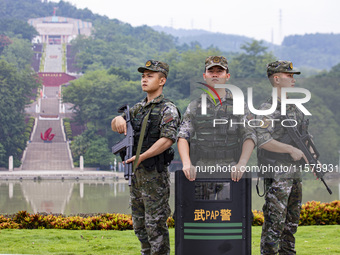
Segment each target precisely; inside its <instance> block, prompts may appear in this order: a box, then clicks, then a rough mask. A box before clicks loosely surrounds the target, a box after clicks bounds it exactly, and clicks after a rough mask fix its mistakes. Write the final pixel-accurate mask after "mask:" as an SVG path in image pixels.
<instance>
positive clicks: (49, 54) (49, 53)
mask: <svg viewBox="0 0 340 255" xmlns="http://www.w3.org/2000/svg"><path fill="white" fill-rule="evenodd" d="M44 72H54V73H57V72H62V46H61V45H49V44H47V45H46V57H45V66H44Z"/></svg>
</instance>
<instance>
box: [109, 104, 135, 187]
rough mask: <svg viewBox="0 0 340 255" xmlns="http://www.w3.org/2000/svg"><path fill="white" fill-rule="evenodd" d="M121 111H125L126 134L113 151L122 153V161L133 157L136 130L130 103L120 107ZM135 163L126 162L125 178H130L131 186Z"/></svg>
mask: <svg viewBox="0 0 340 255" xmlns="http://www.w3.org/2000/svg"><path fill="white" fill-rule="evenodd" d="M118 112H119V113H123V112H124V113H125V120H126V127H127V128H126V136H125V138H124V139H123V140H121V141H120V142H118V143H116V144H115V145H114V146H113V147H112V153H113V154H118V153H119V154H120V157H121V158H122V161H126V160H128V159H129V158H131V157H132V156H133V155H132V149H133V135H134V131H133V128H132V125H131V119H130V108H129V105H124V106H122V107H120V108H119V109H118ZM132 166H133V163H128V164H126V163H125V164H124V178H125V180H129V186H131V178H132V175H133V168H132Z"/></svg>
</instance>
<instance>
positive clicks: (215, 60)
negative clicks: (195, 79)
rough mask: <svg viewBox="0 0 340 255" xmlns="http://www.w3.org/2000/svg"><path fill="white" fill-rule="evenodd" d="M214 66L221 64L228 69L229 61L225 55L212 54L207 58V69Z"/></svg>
mask: <svg viewBox="0 0 340 255" xmlns="http://www.w3.org/2000/svg"><path fill="white" fill-rule="evenodd" d="M213 66H220V67H223V68H224V69H226V70H228V61H227V59H226V58H225V57H223V56H210V57H207V58H206V59H205V69H209V68H210V67H213Z"/></svg>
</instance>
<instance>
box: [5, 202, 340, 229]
mask: <svg viewBox="0 0 340 255" xmlns="http://www.w3.org/2000/svg"><path fill="white" fill-rule="evenodd" d="M253 216H254V218H253V223H252V225H253V226H262V224H263V213H262V212H261V211H256V210H254V211H253ZM167 224H168V226H169V227H174V226H175V221H174V219H173V218H172V217H169V218H168V220H167ZM338 224H340V200H336V201H333V202H330V203H320V202H316V201H311V202H307V203H306V204H304V205H302V209H301V214H300V222H299V225H300V226H306V225H338ZM5 228H13V229H73V230H129V229H133V228H132V217H131V215H126V214H116V213H112V214H110V213H106V214H79V215H76V216H68V217H66V216H64V215H61V214H46V213H42V214H39V213H36V214H30V213H28V212H26V211H20V212H18V213H16V214H14V215H0V229H5Z"/></svg>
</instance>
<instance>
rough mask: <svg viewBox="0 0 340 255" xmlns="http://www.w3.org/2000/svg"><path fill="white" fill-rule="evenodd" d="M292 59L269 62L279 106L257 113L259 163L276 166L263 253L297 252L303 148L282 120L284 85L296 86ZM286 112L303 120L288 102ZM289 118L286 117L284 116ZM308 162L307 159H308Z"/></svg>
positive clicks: (267, 104) (268, 180)
mask: <svg viewBox="0 0 340 255" xmlns="http://www.w3.org/2000/svg"><path fill="white" fill-rule="evenodd" d="M294 74H300V72H298V71H296V70H294V69H293V65H292V62H289V61H275V62H272V63H270V64H268V66H267V75H268V78H269V80H270V82H271V84H272V86H273V87H274V88H277V90H278V91H277V92H278V106H277V109H276V110H275V112H274V113H272V114H270V115H265V116H257V117H256V119H259V120H262V126H261V127H258V128H256V132H257V141H258V148H259V149H258V161H259V166H260V167H261V166H262V167H263V166H264V165H265V166H268V165H270V166H274V167H275V169H274V168H272V169H273V170H272V171H270V173H269V175H268V176H265V177H266V178H265V191H266V193H265V204H264V206H263V214H264V224H263V227H262V236H261V254H277V253H279V254H296V251H295V238H294V234H295V233H296V231H297V227H298V224H299V217H300V210H301V198H302V185H301V173H300V171H299V170H298V167H297V166H298V165H299V163H298V162H299V160H301V159H302V158H304V159H306V158H305V155H304V154H303V152H302V151H301V150H299V149H298V148H295V147H294V146H293V144H294V143H293V142H292V141H289V139H288V140H287V138H288V137H289V136H288V134H287V131H285V128H284V127H283V126H282V125H281V121H275V123H274V124H273V122H272V121H271V119H277V120H281V119H282V118H281V101H280V95H281V88H284V87H294V86H295V79H294V77H293V75H294ZM271 106H272V98H270V99H269V100H267V102H265V103H263V104H262V105H261V107H260V110H266V109H269V108H271ZM287 116H288V118H289V119H294V120H296V121H297V123H298V127H299V126H300V124H301V123H302V122H303V121H304V114H303V113H302V112H301V111H300V110H299V109H298V108H297V107H296V106H295V105H288V106H287ZM285 118H286V117H285ZM306 162H307V161H306Z"/></svg>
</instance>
